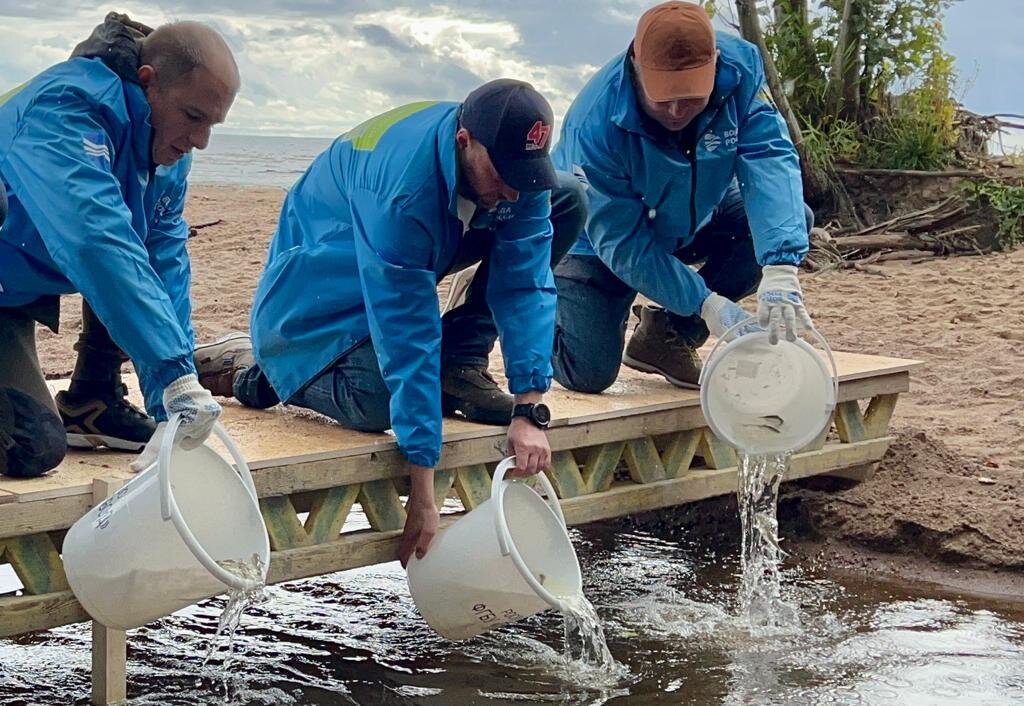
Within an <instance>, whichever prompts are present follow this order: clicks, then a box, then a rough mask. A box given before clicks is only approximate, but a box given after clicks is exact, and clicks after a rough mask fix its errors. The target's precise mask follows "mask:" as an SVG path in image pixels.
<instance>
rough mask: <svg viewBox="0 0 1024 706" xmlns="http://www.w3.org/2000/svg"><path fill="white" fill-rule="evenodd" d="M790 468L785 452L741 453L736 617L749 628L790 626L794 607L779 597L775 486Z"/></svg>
mask: <svg viewBox="0 0 1024 706" xmlns="http://www.w3.org/2000/svg"><path fill="white" fill-rule="evenodd" d="M788 467H789V454H788V453H786V454H747V453H741V454H740V464H739V474H738V480H739V484H738V487H737V489H736V498H737V501H738V504H739V510H740V525H741V532H742V549H741V554H740V567H741V577H740V587H739V613H740V616H741V617H742V618H744V619H745V620H746V621H747V623H748V625H749V627H750V628H751V629H754V630H758V629H772V628H793V627H796V626H798V625H799V622H800V619H799V616H798V614H797V611H796V608H795V607H794V606H792V605H791V604H789V603H787V602H786V601H784V600H783V599H782V579H781V575H780V563H781V561H782V558H783V557H784V556H785V554H786V553H785V552H784V551H783V550H782V547H781V546H780V545H779V521H778V518H777V514H776V511H777V507H778V500H779V484H780V483H781V482H782V478H783V476H784V475H785V473H786V469H787V468H788Z"/></svg>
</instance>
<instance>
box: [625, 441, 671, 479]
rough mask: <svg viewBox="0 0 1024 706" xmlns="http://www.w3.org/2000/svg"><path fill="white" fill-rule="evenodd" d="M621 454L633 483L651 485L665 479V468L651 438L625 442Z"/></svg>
mask: <svg viewBox="0 0 1024 706" xmlns="http://www.w3.org/2000/svg"><path fill="white" fill-rule="evenodd" d="M622 454H623V456H624V457H625V459H626V466H627V467H628V468H629V477H630V478H632V479H633V482H634V483H653V482H654V481H658V480H664V479H665V466H663V465H662V463H661V456H659V455H658V447H657V446H655V444H654V439H652V438H651V437H649V436H645V437H643V438H640V439H631V440H630V441H627V442H626V447H625V449H623V452H622Z"/></svg>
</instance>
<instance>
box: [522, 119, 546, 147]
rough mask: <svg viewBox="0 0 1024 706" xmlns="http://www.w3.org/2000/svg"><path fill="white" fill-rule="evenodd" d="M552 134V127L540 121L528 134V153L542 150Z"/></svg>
mask: <svg viewBox="0 0 1024 706" xmlns="http://www.w3.org/2000/svg"><path fill="white" fill-rule="evenodd" d="M550 134H551V126H550V125H545V124H544V123H543V121H541V120H538V121H537V122H535V123H534V124H533V127H531V128H530V131H529V132H528V133H526V151H527V152H530V151H532V150H542V149H544V145H546V144H547V143H548V136H549V135H550Z"/></svg>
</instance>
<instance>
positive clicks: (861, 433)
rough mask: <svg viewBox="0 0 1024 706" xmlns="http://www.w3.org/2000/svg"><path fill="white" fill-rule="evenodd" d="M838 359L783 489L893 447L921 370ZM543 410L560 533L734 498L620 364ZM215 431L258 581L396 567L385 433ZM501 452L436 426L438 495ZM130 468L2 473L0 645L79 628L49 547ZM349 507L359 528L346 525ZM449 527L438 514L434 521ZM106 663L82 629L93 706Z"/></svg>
mask: <svg viewBox="0 0 1024 706" xmlns="http://www.w3.org/2000/svg"><path fill="white" fill-rule="evenodd" d="M836 363H837V365H838V367H839V372H840V384H839V406H838V408H837V410H836V414H835V418H834V424H833V425H832V426H831V427H830V428H829V429H828V430H827V433H826V434H823V435H822V436H821V437H820V438H819V439H818V440H817V441H816V442H815V443H812V444H811V445H809V446H808V447H807V448H805V449H802V450H801V451H800V452H798V453H796V454H795V455H794V456H793V459H792V463H791V466H790V469H789V473H788V476H787V480H793V479H797V478H803V477H807V476H813V475H838V476H844V477H847V478H853V479H864V478H867V477H870V474H871V473H873V471H874V468H875V467H876V466H877V463H878V461H879V460H880V459H881V458H882V456H883V455H884V454H885V451H886V449H887V448H888V447H889V444H890V443H891V441H892V437H891V436H889V435H888V428H889V420H890V418H891V416H892V413H893V409H894V407H895V404H896V400H897V398H898V396H899V394H900V393H902V392H906V391H907V390H909V387H910V371H911V370H913V369H914V368H915V367H916V366H918V365H920V363H918V362H916V361H911V360H903V359H897V358H886V357H879V356H868V355H861V354H857V353H836ZM134 394H136V395H137V392H135V393H134ZM547 401H548V404H549V406H550V407H551V409H552V413H553V417H554V418H553V422H552V425H551V428H550V430H549V433H548V437H549V440H550V443H551V447H552V450H553V452H554V464H553V465H554V467H553V469H552V470H551V472H550V473H549V477H550V479H551V481H552V483H553V485H554V486H555V488H556V490H557V492H558V495H559V497H560V498H561V502H562V507H563V510H564V512H565V516H566V520H567V521H568V522H569V523H570V524H581V523H585V522H592V521H595V520H601V519H606V518H610V517H618V516H623V515H628V514H631V513H635V512H640V511H647V510H654V509H657V508H662V507H668V506H673V505H680V504H684V503H688V502H693V501H695V500H700V499H704V498H708V497H712V496H716V495H723V494H727V493H731V492H734V491H735V488H736V456H735V454H734V452H733V451H732V449H730V448H728V447H727V446H725V445H724V444H723V443H722V442H721V441H720V440H718V439H717V438H715V436H714V435H713V434H712V433H711V432H710V430H709V429H708V428H707V426H706V424H705V421H704V418H703V415H702V414H701V409H700V402H699V398H698V394H697V393H696V392H693V391H688V390H680V389H677V388H674V387H672V386H670V385H669V384H668V383H666V382H664V381H663V380H662V379H661V378H660V377H655V376H649V375H643V374H640V373H636V372H634V371H631V370H628V369H625V368H624V369H623V371H622V375H621V377H620V379H619V381H618V382H617V383H616V384H615V386H614V387H613V388H612V389H611V390H609V391H608V392H606V393H604V394H601V395H584V394H578V393H571V392H567V391H565V390H561V389H559V388H557V387H556V388H555V389H554V390H553V391H552V392H551V394H550V395H549V396H548V400H547ZM222 422H223V423H224V425H225V427H226V428H227V429H228V431H229V433H230V434H231V435H232V436H233V437H234V439H235V440H236V442H238V444H239V446H240V448H241V449H242V452H243V454H244V455H245V457H246V459H247V460H248V462H249V464H250V466H251V468H252V471H253V477H254V479H255V483H256V489H257V492H258V494H259V496H260V504H261V509H262V512H263V516H264V519H265V520H266V523H267V529H268V532H269V534H270V540H271V549H272V555H271V566H270V575H269V581H270V582H280V581H288V580H293V579H298V578H303V577H307V576H314V575H319V574H324V573H329V572H333V571H339V570H343V569H349V568H354V567H358V566H365V565H368V564H375V563H381V562H386V561H390V560H392V559H393V558H394V556H395V552H396V550H397V545H398V538H399V536H400V534H401V529H402V526H403V524H404V521H405V511H404V508H403V504H402V499H401V496H402V495H403V494H404V492H403V487H404V482H403V478H402V476H403V475H404V469H405V467H404V463H403V461H402V458H401V456H400V454H399V452H398V450H397V448H396V445H395V442H394V439H393V438H392V437H391V436H389V435H387V434H363V433H359V432H353V431H349V430H346V429H343V428H341V427H339V426H337V425H335V424H331V423H328V422H326V421H325V420H324V419H323V418H321V417H318V416H317V415H315V414H312V413H306V412H303V411H301V410H293V409H291V408H280V407H279V408H275V409H272V410H265V411H256V410H249V409H245V408H242V407H240V406H238V405H237V404H235V403H234V402H233V401H229V402H226V403H225V410H224V415H223V417H222ZM504 443H505V430H504V429H503V428H500V427H490V426H482V425H478V424H472V423H469V422H464V421H460V420H446V421H445V435H444V449H443V453H442V456H441V462H440V464H439V466H438V472H437V473H436V474H435V478H436V482H435V489H436V493H437V496H438V498H439V499H441V498H444V497H447V496H451V497H453V498H454V497H455V495H457V497H458V499H459V501H460V502H461V505H462V507H463V508H464V509H467V510H468V509H471V508H473V507H475V506H476V505H477V504H479V503H480V502H482V501H483V500H484V499H486V498H487V496H488V494H489V489H490V479H489V471H490V470H491V469H492V468H493V465H494V464H495V463H496V462H497V461H499V460H500V459H501V458H502V457H504V455H505V453H504ZM131 459H132V455H131V454H124V453H113V452H95V451H93V452H73V453H71V454H69V455H68V457H67V458H66V459H65V461H64V462H63V463H62V464H61V466H60V467H59V468H57V469H56V470H55V471H54V472H52V473H51V474H49V475H47V476H45V477H43V478H37V479H28V480H20V479H14V478H6V477H0V565H3V564H9V565H10V566H11V567H12V568H13V573H14V574H15V575H16V576H17V578H18V580H19V582H20V583H21V588H20V590H17V591H14V592H13V593H8V594H4V595H0V637H5V636H11V635H17V634H20V633H25V632H31V631H35V630H44V629H47V628H51V627H55V626H58V625H65V624H68V623H74V622H79V621H84V620H88V616H87V615H86V614H85V612H84V611H83V610H82V608H81V606H80V605H79V604H78V602H77V601H76V600H75V598H74V596H73V595H72V593H71V591H70V590H69V589H68V584H67V580H66V578H65V576H64V570H63V566H62V564H61V558H60V549H61V543H62V541H63V536H64V533H65V531H66V530H67V528H68V527H70V526H71V525H72V524H73V523H74V522H75V520H77V519H78V518H79V517H81V516H82V515H83V514H84V513H85V512H87V511H88V510H89V509H90V508H91V507H92V506H93V505H94V504H95V503H96V502H99V501H100V500H101V499H102V498H104V497H106V496H107V495H108V494H110V493H112V492H113V491H114V490H116V489H117V488H118V487H120V485H121V484H123V483H124V482H125V481H126V480H128V479H130V478H131V477H132V474H131V473H130V472H129V471H128V468H127V465H128V462H129V461H130V460H131ZM355 504H358V505H360V506H361V509H362V511H363V512H364V513H365V516H366V519H367V521H368V522H369V525H370V527H369V529H358V530H346V529H345V520H346V518H347V517H348V515H349V512H350V511H351V509H352V507H353V506H354V505H355ZM457 517H458V515H446V516H445V517H444V518H442V527H444V526H446V525H447V524H449V523H451V522H453V521H454V520H455V519H457ZM119 640H120V642H119ZM119 644H120V647H118V645H119ZM118 654H122V655H123V633H116V632H115V631H110V630H106V629H105V628H102V627H101V626H94V663H95V665H96V666H97V668H98V669H99V671H98V672H95V671H94V682H97V680H98V682H99V686H100V690H99V695H98V696H94V698H95V700H96V702H97V703H107V702H109V701H112V700H114V699H115V697H116V696H117V695H118V694H119V693H123V691H122V689H123V656H122V657H118ZM119 662H120V667H118V663H119ZM111 669H113V671H111ZM118 684H120V685H121V687H118ZM111 685H113V687H114V688H113V689H112V690H111Z"/></svg>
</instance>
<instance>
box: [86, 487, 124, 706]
mask: <svg viewBox="0 0 1024 706" xmlns="http://www.w3.org/2000/svg"><path fill="white" fill-rule="evenodd" d="M125 482H126V481H125V480H123V479H114V478H97V479H96V480H94V481H93V483H92V487H93V501H94V502H97V503H99V502H102V501H103V500H104V499H106V498H108V497H110V496H111V495H113V494H114V493H115V492H117V490H118V489H120V488H121V486H123V485H124V484H125ZM127 696H128V642H127V639H126V637H125V632H124V631H123V630H112V629H110V628H108V627H107V626H105V625H103V624H102V623H98V622H96V621H95V620H94V621H93V623H92V702H93V703H94V704H99V705H100V706H107V704H114V703H118V702H119V701H124V699H126V698H127Z"/></svg>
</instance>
